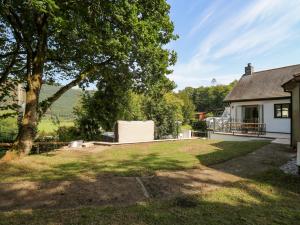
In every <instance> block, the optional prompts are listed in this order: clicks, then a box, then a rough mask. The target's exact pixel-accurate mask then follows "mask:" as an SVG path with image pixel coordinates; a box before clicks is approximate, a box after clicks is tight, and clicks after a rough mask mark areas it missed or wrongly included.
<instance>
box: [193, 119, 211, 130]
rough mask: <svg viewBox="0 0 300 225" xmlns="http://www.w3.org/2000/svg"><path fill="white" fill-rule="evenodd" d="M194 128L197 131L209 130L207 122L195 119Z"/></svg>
mask: <svg viewBox="0 0 300 225" xmlns="http://www.w3.org/2000/svg"><path fill="white" fill-rule="evenodd" d="M192 128H193V130H196V131H206V130H207V124H206V122H205V121H194V122H193V123H192Z"/></svg>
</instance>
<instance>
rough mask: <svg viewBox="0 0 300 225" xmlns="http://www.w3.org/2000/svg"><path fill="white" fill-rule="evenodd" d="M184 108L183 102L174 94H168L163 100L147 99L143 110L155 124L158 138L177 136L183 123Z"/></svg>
mask: <svg viewBox="0 0 300 225" xmlns="http://www.w3.org/2000/svg"><path fill="white" fill-rule="evenodd" d="M182 106H183V102H182V100H181V99H179V98H177V97H176V96H175V95H174V94H173V93H166V94H165V95H163V96H162V98H161V99H154V98H151V97H146V98H145V100H144V104H143V108H144V111H145V115H146V117H147V118H148V119H151V120H153V121H154V123H155V127H156V138H158V139H160V138H163V137H164V136H167V135H172V136H173V137H176V136H177V134H178V132H179V127H180V124H179V123H181V122H182V121H183V115H182Z"/></svg>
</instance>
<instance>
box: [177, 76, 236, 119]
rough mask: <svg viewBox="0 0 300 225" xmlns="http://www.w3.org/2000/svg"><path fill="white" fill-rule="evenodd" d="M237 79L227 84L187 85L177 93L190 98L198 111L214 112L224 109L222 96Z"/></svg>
mask: <svg viewBox="0 0 300 225" xmlns="http://www.w3.org/2000/svg"><path fill="white" fill-rule="evenodd" d="M236 82H237V81H233V82H231V83H230V84H228V85H215V86H208V87H204V86H200V87H198V88H192V87H187V88H185V89H184V90H182V91H179V95H186V96H189V98H190V99H191V100H192V102H193V103H194V105H195V108H196V110H197V111H198V112H207V113H213V114H214V113H216V112H218V111H222V110H224V107H225V105H226V104H225V103H224V102H223V101H224V98H225V97H226V95H227V94H228V93H229V92H230V91H231V90H232V88H233V87H234V85H235V84H236Z"/></svg>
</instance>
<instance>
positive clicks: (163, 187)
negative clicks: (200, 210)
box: [142, 166, 242, 198]
mask: <svg viewBox="0 0 300 225" xmlns="http://www.w3.org/2000/svg"><path fill="white" fill-rule="evenodd" d="M241 179H242V178H241V177H238V176H235V175H231V174H228V173H223V172H221V171H217V170H214V169H211V168H208V167H204V166H203V167H200V168H197V169H190V170H184V171H173V172H168V171H165V172H158V173H157V174H156V176H153V177H143V178H142V180H143V182H144V184H145V186H146V188H147V190H148V192H149V193H150V195H151V197H152V198H168V197H172V196H174V195H180V194H200V193H203V192H207V191H211V190H215V189H216V188H218V187H226V186H230V185H231V184H233V183H234V182H236V181H239V180H241Z"/></svg>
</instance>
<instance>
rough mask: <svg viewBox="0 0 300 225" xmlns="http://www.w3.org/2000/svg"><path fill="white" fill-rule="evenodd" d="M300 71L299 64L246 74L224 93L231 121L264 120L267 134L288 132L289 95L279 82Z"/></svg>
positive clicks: (285, 80)
mask: <svg viewBox="0 0 300 225" xmlns="http://www.w3.org/2000/svg"><path fill="white" fill-rule="evenodd" d="M298 73H300V65H293V66H286V67H282V68H276V69H270V70H264V71H258V72H254V69H253V67H252V66H251V64H250V63H249V64H248V65H247V67H245V74H244V75H243V76H242V77H241V79H240V80H239V81H238V83H237V84H236V86H235V87H234V88H233V90H232V91H231V92H230V93H229V94H228V95H227V96H226V98H225V100H224V101H225V102H227V103H228V104H229V106H230V120H231V121H232V122H244V123H263V124H265V126H266V132H267V133H287V134H290V133H291V94H290V93H288V92H285V91H284V90H283V88H282V85H283V84H284V83H286V82H287V81H289V80H291V79H292V78H293V75H295V74H298Z"/></svg>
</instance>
